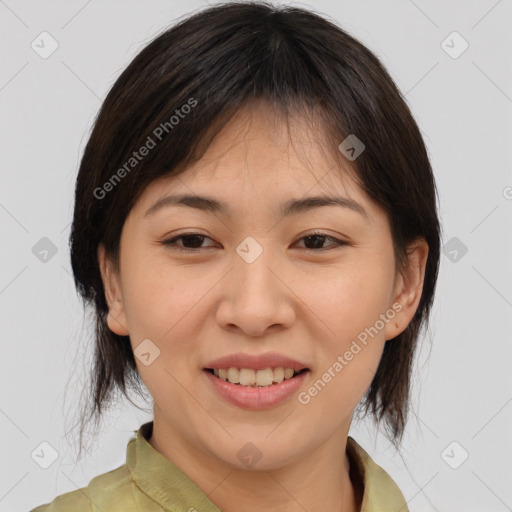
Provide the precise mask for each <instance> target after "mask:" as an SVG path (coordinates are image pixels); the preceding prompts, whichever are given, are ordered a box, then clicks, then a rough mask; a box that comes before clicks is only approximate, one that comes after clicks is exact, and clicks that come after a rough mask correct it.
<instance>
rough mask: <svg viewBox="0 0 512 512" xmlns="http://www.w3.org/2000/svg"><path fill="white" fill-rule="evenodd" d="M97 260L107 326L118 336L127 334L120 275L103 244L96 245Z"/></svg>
mask: <svg viewBox="0 0 512 512" xmlns="http://www.w3.org/2000/svg"><path fill="white" fill-rule="evenodd" d="M98 262H99V266H100V272H101V279H102V281H103V289H104V290H105V298H106V299H107V304H108V315H107V324H108V328H109V329H110V330H111V331H112V332H114V333H116V334H118V335H119V336H128V334H129V331H128V322H127V321H126V314H125V310H124V304H123V296H122V291H121V280H120V276H119V274H118V272H116V270H115V269H114V265H113V264H112V261H111V260H110V258H108V257H107V255H106V253H105V247H104V245H103V244H99V246H98Z"/></svg>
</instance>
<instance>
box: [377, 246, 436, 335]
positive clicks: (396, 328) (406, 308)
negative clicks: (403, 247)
mask: <svg viewBox="0 0 512 512" xmlns="http://www.w3.org/2000/svg"><path fill="white" fill-rule="evenodd" d="M407 256H408V258H407V260H408V262H407V268H406V269H405V270H404V271H403V273H400V274H399V275H398V277H397V279H396V283H395V290H394V299H393V304H395V303H398V304H400V306H401V309H399V308H398V307H396V309H395V311H397V314H396V316H395V318H394V319H393V320H391V321H390V322H388V323H387V324H386V329H385V330H386V340H390V339H393V338H395V337H396V336H398V335H399V334H400V333H401V332H403V331H404V330H405V329H406V328H407V326H408V325H409V323H410V321H411V320H412V318H413V316H414V314H415V313H416V310H417V308H418V304H419V302H420V299H421V293H422V291H423V281H424V278H425V266H426V264H427V257H428V244H427V242H426V241H425V239H424V238H418V239H416V240H415V241H414V242H412V243H410V244H409V245H408V247H407Z"/></svg>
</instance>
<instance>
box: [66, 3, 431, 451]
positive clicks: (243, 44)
mask: <svg viewBox="0 0 512 512" xmlns="http://www.w3.org/2000/svg"><path fill="white" fill-rule="evenodd" d="M260 100H263V101H266V102H268V103H269V104H270V105H272V107H273V108H274V109H275V110H276V111H277V110H279V111H281V112H284V113H285V114H286V116H288V115H289V114H290V113H291V112H298V113H299V114H300V115H302V116H306V115H307V113H308V112H317V117H316V119H318V116H319V115H320V114H318V112H321V115H320V121H321V123H322V125H323V126H324V127H325V131H326V137H327V138H328V141H329V147H330V150H331V151H332V152H333V154H334V153H337V155H338V157H341V158H344V157H342V156H341V152H340V151H339V150H338V145H339V144H340V142H341V141H343V140H344V139H345V138H346V137H347V136H348V135H350V134H355V135H356V136H357V137H358V138H359V139H360V140H362V141H363V143H364V145H365V150H364V152H363V153H362V154H361V155H360V156H359V157H358V158H357V159H356V160H354V161H352V162H350V167H351V169H353V171H354V173H355V175H356V177H357V179H358V182H359V184H360V186H361V187H362V188H363V189H364V190H365V191H366V192H367V193H368V194H369V195H370V196H371V197H372V198H373V199H374V200H375V201H376V202H377V203H378V204H380V205H381V206H382V207H383V208H384V209H385V211H386V212H387V215H388V216H389V221H390V225H391V230H392V237H393V245H394V250H395V256H396V264H397V269H403V268H404V265H405V264H406V261H407V260H406V255H407V254H406V250H407V245H408V244H409V243H410V242H412V241H414V240H415V239H417V238H419V237H422V238H424V239H425V240H426V242H427V243H428V246H429V254H428V259H427V263H426V271H425V278H424V284H423V291H422V296H421V299H420V303H419V306H418V309H417V311H416V313H415V315H414V317H413V319H412V320H411V322H410V323H409V325H408V327H407V328H406V329H405V330H404V331H403V332H402V333H401V334H400V335H399V336H397V337H396V338H394V339H393V340H389V341H387V342H386V344H385V348H384V352H383V355H382V359H381V361H380V365H379V367H378V369H377V372H376V374H375V376H374V378H373V381H372V383H371V385H370V387H369V389H368V391H367V393H366V394H365V396H364V397H363V401H362V403H361V405H362V406H364V411H365V413H367V412H368V411H370V412H371V413H372V414H373V415H374V417H375V419H376V420H377V421H378V422H380V421H381V420H385V424H386V427H387V430H388V433H389V432H390V433H391V436H390V437H391V439H392V440H393V441H395V443H396V441H397V439H399V438H400V437H401V435H402V433H403V429H404V426H405V423H406V419H407V409H408V398H409V388H410V374H411V367H412V362H413V356H414V353H415V348H416V344H417V339H418V337H419V333H420V328H421V327H422V326H423V325H426V324H427V323H428V318H429V314H430V310H431V306H432V303H433V298H434V290H435V286H436V281H437V275H438V266H439V246H440V229H441V228H440V225H439V221H438V217H437V204H436V200H437V197H436V196H437V191H436V186H435V181H434V176H433V173H432V169H431V166H430V163H429V158H428V156H427V151H426V147H425V144H424V141H423V139H422V136H421V134H420V130H419V128H418V126H417V124H416V122H415V121H414V119H413V117H412V114H411V112H410V110H409V108H408V106H407V104H406V102H405V99H404V98H403V97H402V95H401V93H400V92H399V90H398V88H397V87H396V85H395V83H394V82H393V80H392V78H391V77H390V76H389V74H388V73H387V72H386V70H385V68H384V66H383V65H382V64H381V62H380V61H379V59H378V58H377V57H376V56H375V55H374V54H373V53H372V52H371V51H370V50H369V49H368V48H366V47H365V46H364V45H363V44H361V43H360V42H358V41H357V40H356V39H354V38H353V37H351V36H350V35H349V34H348V33H346V32H345V31H344V30H342V29H341V28H340V27H339V26H337V25H336V24H335V23H333V22H331V21H329V20H328V19H327V18H326V17H324V16H320V15H318V14H315V13H313V12H312V11H307V10H304V9H301V8H296V7H289V6H273V5H272V4H269V3H259V2H258V3H256V2H243V3H227V4H221V5H216V6H214V7H210V8H207V9H204V10H202V11H199V12H197V13H195V14H193V15H191V16H189V17H187V18H185V19H183V20H180V21H179V22H178V23H177V24H176V25H175V26H173V27H171V28H170V29H168V30H166V31H165V32H163V33H162V34H160V35H159V36H158V37H156V38H155V39H154V40H153V41H152V42H151V43H149V44H148V45H147V46H146V47H145V48H144V49H143V50H142V51H141V52H140V53H139V54H138V55H137V56H136V57H135V58H134V59H133V61H132V62H131V63H130V64H129V66H128V67H127V68H126V69H125V70H124V71H123V72H122V74H121V75H120V76H119V78H118V79H117V81H116V82H115V83H114V85H113V86H112V88H111V90H110V92H109V93H108V95H107V97H106V99H105V101H104V102H103V105H102V107H101V110H100V112H99V114H98V116H97V118H96V120H95V124H94V127H93V130H92V133H91V135H90V138H89V140H88V143H87V146H86V148H85V151H84V154H83V157H82V160H81V164H80V168H79V172H78V177H77V181H76V191H75V210H74V217H73V224H72V229H71V236H70V249H71V264H72V269H73V273H74V280H75V285H76V287H77V290H78V292H79V293H80V295H81V297H82V299H83V302H84V307H85V308H86V307H87V306H92V307H93V309H94V317H95V340H94V343H95V354H94V362H93V365H94V367H93V371H92V380H91V387H90V393H91V394H92V397H89V401H88V404H87V408H88V415H87V413H86V411H85V410H84V411H83V415H82V425H81V427H82V428H81V431H80V434H81V435H80V439H82V433H83V429H84V426H85V424H86V423H87V422H88V421H89V420H90V419H91V418H92V417H95V418H96V420H97V419H98V418H99V417H100V415H101V414H102V411H104V410H105V408H106V405H107V404H109V403H110V402H112V401H113V397H114V392H115V391H120V392H122V393H123V394H124V395H125V396H126V397H128V399H129V396H128V391H129V390H138V391H139V392H140V391H142V389H143V387H144V385H143V383H142V380H141V379H140V376H139V374H138V372H137V369H136V364H135V360H134V355H133V352H132V349H131V345H130V341H129V338H128V337H127V336H119V335H117V334H115V333H113V332H112V331H110V330H109V328H108V327H107V323H106V314H107V311H108V306H107V302H106V299H105V293H104V289H103V284H102V280H101V274H100V269H99V265H98V258H97V249H98V244H100V243H102V244H104V246H105V249H106V252H107V255H109V256H110V257H111V258H112V261H113V262H114V264H115V265H117V263H118V256H119V243H120V235H121V230H122V228H123V224H124V221H125V219H126V217H127V215H128V213H129V212H130V210H131V208H132V207H133V205H134V204H135V202H136V201H137V199H138V197H139V196H140V195H141V193H142V192H143V191H144V189H145V187H147V185H148V184H150V183H151V182H152V181H153V180H155V179H156V178H159V177H161V176H164V175H169V176H171V175H172V176H176V175H178V174H179V173H180V172H183V170H185V169H186V168H187V166H188V165H190V164H191V163H193V162H195V161H197V159H199V158H200V157H201V155H202V154H203V153H204V151H205V150H206V148H207V147H208V144H209V143H210V142H211V140H212V139H213V137H214V136H215V135H216V134H217V133H218V132H219V130H220V129H221V128H222V127H223V126H224V125H225V124H226V123H227V122H229V120H230V119H231V118H232V116H233V115H234V114H235V113H236V112H237V111H238V110H239V109H240V108H241V107H242V106H245V105H247V104H249V103H251V102H253V101H260ZM187 105H188V107H187V108H185V106H187ZM155 134H159V135H160V136H159V137H157V135H155ZM148 137H149V138H151V139H152V140H153V142H155V143H156V144H155V146H154V148H152V149H151V150H150V151H149V152H147V154H146V155H145V156H144V157H143V158H140V159H137V160H136V161H135V160H130V159H131V158H134V156H133V152H134V151H137V150H138V149H139V148H141V147H143V146H145V145H146V146H147V145H149V139H148ZM157 139H158V140H157ZM345 163H347V160H345ZM121 169H124V172H123V171H121Z"/></svg>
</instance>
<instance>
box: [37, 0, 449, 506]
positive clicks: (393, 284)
mask: <svg viewBox="0 0 512 512" xmlns="http://www.w3.org/2000/svg"><path fill="white" fill-rule="evenodd" d="M439 239H440V226H439V221H438V217H437V205H436V187H435V182H434V177H433V173H432V169H431V166H430V163H429V160H428V156H427V152H426V149H425V145H424V142H423V140H422V137H421V134H420V132H419V129H418V127H417V125H416V123H415V121H414V119H413V117H412V115H411V113H410V111H409V109H408V107H407V105H406V103H405V101H404V100H403V98H402V96H401V95H400V92H399V91H398V89H397V87H396V86H395V84H394V82H393V80H392V79H391V77H390V76H389V75H388V73H387V72H386V70H385V69H384V67H383V66H382V64H381V63H380V62H379V60H378V59H377V57H376V56H375V55H374V54H373V53H371V52H370V51H369V50H368V49H367V48H366V47H365V46H363V45H362V44H361V43H359V42H358V41H356V40H355V39H354V38H352V37H351V36H349V35H348V34H347V33H345V32H344V31H343V30H342V29H340V28H339V27H337V26H336V25H334V24H332V23H331V22H329V21H328V20H326V19H325V18H323V17H321V16H319V15H316V14H314V13H312V12H309V11H307V10H303V9H299V8H293V7H274V6H272V5H270V4H266V3H246V2H244V3H229V4H226V5H217V6H215V7H211V8H208V9H206V10H203V11H200V12H199V13H197V14H195V15H193V16H190V17H188V18H187V19H185V20H182V21H181V22H180V23H178V24H177V25H176V26H174V27H172V28H170V29H169V30H167V31H166V32H164V33H163V34H161V35H160V36H158V37H157V38H156V39H155V40H154V41H153V42H151V43H150V44H149V45H148V46H147V47H146V48H145V49H143V50H142V51H141V52H140V53H139V54H138V55H137V56H136V57H135V59H134V60H133V61H132V62H131V64H130V65H129V66H128V67H127V69H126V70H125V71H124V72H123V73H122V74H121V76H120V77H119V79H118V80H117V81H116V83H115V84H114V86H113V87H112V89H111V91H110V92H109V94H108V96H107V98H106V100H105V101H104V104H103V106H102V108H101V111H100V113H99V115H98V118H97V120H96V122H95V126H94V129H93V131H92V134H91V136H90V139H89V141H88V144H87V147H86V149H85V152H84V155H83V158H82V162H81V166H80V170H79V174H78V178H77V183H76V195H75V212H74V219H73V226H72V233H71V240H70V242H71V259H72V268H73V272H74V277H75V283H76V286H77V289H78V291H79V292H80V294H81V296H82V298H83V299H84V302H85V303H86V304H88V305H92V306H93V307H94V312H95V315H96V339H95V343H96V345H95V346H96V355H95V368H94V374H93V380H92V391H93V401H92V408H91V414H92V415H99V414H101V412H102V410H103V409H104V408H105V405H106V404H107V403H108V401H109V399H110V398H111V397H112V396H113V394H114V392H115V391H116V390H117V389H120V390H121V391H122V392H124V393H127V391H128V390H129V389H132V388H134V389H141V388H143V387H144V386H145V387H146V388H147V390H148V391H149V392H150V394H151V396H152V398H153V413H154V418H153V421H151V422H149V423H146V424H144V425H142V426H141V427H140V429H139V430H138V431H137V435H136V436H134V438H133V439H131V440H130V442H129V444H128V447H127V460H126V464H124V465H123V466H121V467H119V468H117V469H114V470H112V471H110V472H108V473H105V474H103V475H99V476H97V477H96V478H94V479H93V480H92V481H91V482H90V484H89V485H88V486H87V487H86V488H84V489H79V490H77V491H73V492H70V493H66V494H63V495H61V496H59V497H57V498H56V499H55V500H54V501H53V502H52V503H50V504H48V505H43V506H41V507H38V508H36V509H35V510H36V511H38V512H42V511H45V512H50V511H52V512H53V511H64V510H66V511H68V510H73V511H81V510H83V511H86V510H87V511H89V510H96V509H97V510H102V511H128V510H144V511H160V510H172V511H183V512H185V511H189V512H192V511H195V510H197V511H213V510H215V511H217V510H222V511H224V512H226V511H227V512H231V511H239V510H243V511H249V512H250V511H256V510H267V509H268V510H275V511H292V510H309V511H313V510H339V511H344V512H355V511H363V512H368V511H398V510H400V511H402V512H404V511H407V510H408V509H407V504H406V500H405V499H404V497H403V495H402V493H401V492H400V490H399V488H398V487H397V486H396V484H395V483H394V481H393V480H392V478H391V477H390V476H389V475H387V474H386V472H385V471H384V470H383V469H382V468H380V467H379V466H378V465H377V464H375V463H374V462H373V461H372V459H371V458H370V456H369V455H368V454H367V453H366V452H365V451H364V450H363V449H362V448H361V447H360V446H359V445H358V444H357V442H356V441H355V440H354V439H352V438H351V437H349V436H348V432H349V428H350V424H351V421H352V417H353V414H354V411H355V410H356V408H357V407H358V405H359V406H360V407H362V409H363V410H364V411H365V412H370V413H371V414H372V415H373V416H374V418H375V419H376V420H377V421H379V422H382V423H383V424H384V426H385V427H386V428H387V431H388V432H389V434H390V437H391V439H392V440H393V441H394V442H395V443H396V445H397V446H398V444H399V441H400V438H401V435H402V433H403V430H404V427H405V423H406V410H407V406H408V397H409V381H410V374H411V364H412V360H413V356H414V351H415V346H416V343H417V341H418V336H419V332H420V328H421V327H422V326H423V325H425V324H426V323H427V322H428V318H429V313H430V309H431V306H432V302H433V298H434V291H435V285H436V279H437V273H438V265H439ZM84 421H85V417H84ZM94 507H97V508H94Z"/></svg>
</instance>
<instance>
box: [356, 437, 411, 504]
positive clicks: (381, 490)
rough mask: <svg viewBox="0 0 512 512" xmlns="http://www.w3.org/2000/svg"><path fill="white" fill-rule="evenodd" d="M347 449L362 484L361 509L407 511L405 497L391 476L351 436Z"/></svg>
mask: <svg viewBox="0 0 512 512" xmlns="http://www.w3.org/2000/svg"><path fill="white" fill-rule="evenodd" d="M347 449H348V452H349V454H350V458H351V462H352V461H353V462H354V464H355V466H356V467H357V471H358V473H359V475H360V476H361V478H362V481H363V485H364V491H363V503H362V506H361V511H362V512H365V511H371V510H400V511H401V512H408V510H409V509H408V508H407V503H406V501H405V498H404V496H403V494H402V492H401V491H400V488H399V487H398V486H397V484H396V482H395V481H394V480H393V479H392V478H391V476H390V475H389V474H388V473H387V472H386V471H385V470H384V469H383V468H382V467H381V466H379V465H378V464H377V463H376V462H374V461H373V459H372V458H371V457H370V455H369V454H368V453H367V452H366V451H365V450H364V449H363V448H362V447H361V446H360V445H359V444H358V443H357V442H356V441H355V440H354V439H353V438H351V437H349V438H348V442H347Z"/></svg>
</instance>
